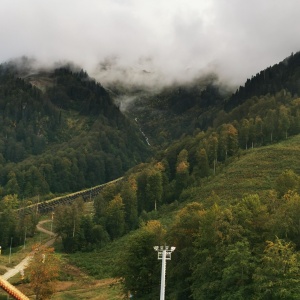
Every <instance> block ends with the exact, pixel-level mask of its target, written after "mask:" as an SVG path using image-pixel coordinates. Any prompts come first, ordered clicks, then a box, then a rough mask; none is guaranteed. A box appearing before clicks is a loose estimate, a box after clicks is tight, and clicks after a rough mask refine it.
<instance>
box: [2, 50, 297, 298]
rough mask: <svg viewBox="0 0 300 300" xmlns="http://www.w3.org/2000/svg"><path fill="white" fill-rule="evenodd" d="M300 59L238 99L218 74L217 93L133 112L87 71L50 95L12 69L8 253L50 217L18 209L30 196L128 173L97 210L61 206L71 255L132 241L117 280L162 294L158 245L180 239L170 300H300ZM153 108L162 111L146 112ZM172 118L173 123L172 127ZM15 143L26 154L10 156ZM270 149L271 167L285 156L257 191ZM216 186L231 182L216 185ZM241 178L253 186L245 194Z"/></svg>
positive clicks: (260, 79) (54, 85) (151, 99)
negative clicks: (226, 89)
mask: <svg viewBox="0 0 300 300" xmlns="http://www.w3.org/2000/svg"><path fill="white" fill-rule="evenodd" d="M299 57H300V53H296V54H293V55H292V56H290V57H289V58H287V59H285V60H284V61H283V62H281V63H280V64H278V65H275V66H274V67H270V68H268V69H267V70H264V71H262V72H260V73H259V74H258V75H256V76H255V77H253V78H252V79H251V80H248V81H247V82H246V84H245V86H244V87H240V88H239V89H238V91H237V92H236V93H234V94H232V95H228V92H226V93H224V92H221V87H218V86H217V85H216V84H212V82H211V81H210V80H208V83H207V85H206V86H205V87H203V86H201V87H200V86H198V87H197V86H195V87H190V86H189V87H185V88H182V87H176V88H175V87H170V88H167V89H165V90H163V91H162V92H161V93H160V94H159V95H157V94H156V95H154V96H153V95H149V96H147V97H146V98H143V99H139V100H137V103H139V104H138V105H137V106H136V109H133V107H132V108H131V109H129V111H128V112H127V113H126V114H125V115H123V114H122V113H121V112H120V110H119V109H118V107H117V106H116V105H115V104H114V103H113V101H112V99H111V96H110V94H109V93H107V92H106V90H105V89H104V88H103V87H102V86H101V85H100V84H98V83H96V82H95V81H93V80H91V79H89V77H88V76H87V74H86V73H85V72H83V71H79V72H74V71H71V70H70V69H68V68H61V69H57V70H56V71H54V72H53V73H52V74H51V76H50V75H47V86H46V87H43V89H42V90H41V88H40V87H39V88H37V87H34V86H33V84H32V83H30V82H33V81H34V80H35V82H36V85H37V86H39V85H40V84H41V81H39V82H38V81H36V80H37V79H36V78H35V77H34V76H33V77H31V78H27V79H26V80H25V79H20V78H18V77H16V75H15V74H13V72H12V71H11V70H9V69H6V68H5V66H2V69H1V74H2V77H1V78H2V79H1V80H2V81H1V82H3V83H2V85H1V86H0V87H1V88H0V92H1V96H0V100H1V103H2V104H1V114H2V121H1V122H2V123H3V124H2V123H1V125H2V126H3V131H2V132H1V133H0V134H1V139H2V145H3V146H2V150H1V153H2V157H1V168H0V184H1V186H2V197H3V198H2V201H1V202H0V204H1V211H2V214H1V215H0V226H1V224H9V226H7V227H6V228H7V229H6V230H5V231H3V232H1V233H0V234H1V237H0V239H1V240H2V241H4V242H3V247H4V248H5V247H8V245H9V241H10V237H11V236H15V237H19V238H15V239H14V243H16V244H17V243H21V242H22V236H23V235H24V232H23V231H24V226H26V228H30V229H31V231H30V234H32V235H33V234H34V228H35V224H36V222H37V220H38V216H37V215H33V216H31V215H30V216H26V215H24V214H22V210H19V211H13V209H15V208H18V207H22V205H26V204H27V203H28V202H30V201H32V199H34V198H30V197H32V196H36V195H44V196H49V195H51V194H52V193H64V192H68V191H75V190H79V189H81V188H83V187H89V186H92V185H95V184H98V183H102V182H106V181H109V180H111V179H114V178H116V177H118V176H123V175H124V178H123V179H122V180H121V181H118V182H117V183H115V184H112V185H109V186H107V187H106V188H104V190H103V191H102V192H101V194H99V195H98V196H97V197H96V198H95V199H94V202H93V203H94V214H93V215H85V214H84V213H83V208H82V207H83V200H82V199H78V201H77V202H75V203H74V204H72V205H70V206H60V207H57V208H56V209H55V220H54V225H55V231H56V233H57V234H58V235H59V236H60V237H61V239H62V245H63V249H64V251H65V252H67V253H75V252H78V251H81V252H82V253H84V252H91V251H94V252H95V251H98V250H99V249H101V248H103V247H105V246H106V245H107V244H109V243H111V242H113V241H115V240H117V239H119V238H121V237H124V236H125V235H126V234H128V233H131V235H130V237H129V242H128V243H127V246H126V247H125V248H124V249H123V255H122V256H121V257H120V258H119V261H118V263H117V264H116V268H115V270H114V274H113V275H114V276H115V277H117V278H122V280H121V283H122V286H123V288H124V294H126V295H128V293H129V292H130V293H131V294H132V295H133V297H134V298H135V299H154V298H157V297H158V292H159V289H158V286H159V280H160V265H159V262H158V261H157V257H156V253H155V252H154V251H153V246H155V245H163V244H165V243H168V244H169V245H174V246H176V251H175V252H174V254H173V257H172V264H170V269H169V276H168V278H167V285H168V290H167V298H166V299H178V300H179V299H197V300H199V299H222V300H224V299H299V296H298V295H299V275H300V256H299V247H300V240H299V230H300V229H299V209H300V196H299V194H300V185H299V182H300V161H299V157H298V155H297V153H299V152H298V151H299V134H300V98H299V97H298V94H299V91H298V88H299V84H298V83H299V74H298V72H299V71H298V70H299V68H300V59H299ZM278 82H280V84H279V83H278ZM8 87H9V88H8ZM17 91H19V92H17ZM18 93H21V95H22V96H21V95H20V96H17V95H18ZM26 97H27V98H26ZM6 99H10V100H9V101H8V102H7V101H6ZM26 99H27V100H26ZM14 101H15V102H14ZM11 102H13V103H14V104H15V105H13V106H10V105H9V104H10V103H11ZM41 103H42V104H41ZM141 104H145V105H146V106H147V107H146V109H145V110H144V111H141V110H140V107H139V105H141ZM38 105H40V109H38V107H39V106H38ZM151 109H153V112H155V115H156V116H159V117H158V118H153V119H151V118H150V117H149V114H148V115H147V117H145V118H143V116H144V114H145V113H146V112H147V111H149V110H151ZM27 110H28V111H30V114H29V112H28V111H27ZM41 111H42V112H41ZM165 112H166V113H168V114H169V117H168V119H167V121H168V122H169V124H168V126H167V124H166V123H165V122H162V123H160V120H161V118H163V116H164V115H165V114H164V113H165ZM128 116H130V117H131V118H132V119H133V118H134V117H136V118H138V120H139V124H140V125H142V129H143V131H144V132H145V133H146V135H147V136H150V137H151V138H152V140H153V141H154V142H155V145H154V147H151V150H152V151H153V154H152V157H151V159H148V160H147V161H146V160H145V159H146V158H147V157H150V155H149V154H150V153H149V152H150V149H149V148H150V147H148V146H147V144H146V142H145V141H144V137H143V135H142V134H141V132H140V131H139V128H137V127H136V125H134V124H132V122H131V121H129V119H128ZM192 116H193V119H189V118H191V117H192ZM188 120H190V121H189V122H188ZM170 122H172V123H170ZM20 123H21V124H20ZM170 124H172V125H173V124H174V127H173V126H170ZM151 126H153V129H152V133H151V131H150V127H151ZM21 128H23V129H22V130H23V134H22V133H18V132H19V131H21ZM174 128H175V129H174ZM177 129H178V131H179V132H173V131H177ZM30 130H31V131H30ZM21 132H22V131H21ZM30 132H31V134H30ZM17 133H18V134H17ZM174 136H177V137H179V136H180V139H174ZM8 140H10V141H11V143H12V145H13V146H11V149H14V151H15V149H16V148H17V149H19V151H15V152H12V150H9V151H8V150H7V151H5V149H6V147H7V144H8ZM26 141H27V142H26ZM35 143H37V145H40V148H39V147H36V146H35V145H36V144H35ZM276 145H279V146H278V148H276ZM282 145H283V146H282ZM17 146H18V147H17ZM280 147H286V148H284V149H285V150H280V149H282V148H280ZM286 149H289V150H290V151H293V153H295V154H293V153H292V152H291V153H289V154H287V155H286V156H285V157H288V155H289V156H290V158H291V159H292V163H289V162H287V164H284V162H283V161H280V160H281V157H280V156H278V157H276V154H277V153H280V154H282V153H284V152H283V151H286V152H287V150H286ZM256 150H257V151H256ZM259 151H260V152H259ZM280 151H282V152H280ZM11 152H12V153H11ZM250 154H252V156H253V157H252V158H251V159H252V160H251V161H250V158H249V157H250ZM262 154H264V156H263V157H264V160H266V162H268V163H269V160H268V159H269V158H271V157H273V156H275V158H274V159H273V160H272V161H271V163H270V165H266V166H265V168H266V170H267V171H268V172H269V174H268V175H267V176H265V178H263V179H261V181H263V182H264V184H265V186H264V187H258V186H256V185H255V183H254V180H255V179H254V177H259V176H260V175H261V174H260V173H259V172H261V173H263V172H264V170H263V167H261V168H260V166H259V165H263V163H264V161H263V160H262V161H259V157H260V155H262ZM246 159H248V160H247V163H248V165H247V164H246V166H244V168H243V170H240V169H238V167H237V166H239V164H242V163H243V162H244V160H246ZM287 166H288V168H287ZM230 167H232V168H235V174H234V178H233V181H230V180H229V179H227V178H230V170H231V172H232V170H233V169H230ZM273 169H275V170H273ZM256 170H259V171H256ZM271 171H272V172H273V173H272V174H271ZM246 172H248V173H249V174H250V175H249V177H247V178H246V175H245V174H246ZM243 176H244V178H243ZM240 177H241V178H240ZM231 178H232V177H231ZM217 180H219V181H220V180H223V182H224V185H225V186H224V185H223V186H221V188H220V189H218V182H217ZM238 180H241V181H243V180H244V181H245V182H246V180H247V183H248V181H249V182H250V184H249V186H246V185H244V186H242V188H240V190H239V192H236V190H235V186H237V182H238ZM206 187H208V189H209V190H210V192H209V193H206ZM221 190H225V191H226V193H227V194H226V193H222V192H221ZM23 198H24V200H22V201H20V199H23ZM12 216H14V217H12ZM1 228H2V226H1ZM168 267H169V266H168Z"/></svg>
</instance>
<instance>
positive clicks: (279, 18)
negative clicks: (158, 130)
mask: <svg viewBox="0 0 300 300" xmlns="http://www.w3.org/2000/svg"><path fill="white" fill-rule="evenodd" d="M0 4H1V10H0V39H1V49H0V61H1V62H4V61H7V60H9V59H11V58H14V57H18V56H22V55H27V56H30V57H35V58H37V59H38V60H41V61H42V62H44V63H48V64H49V63H52V62H54V61H58V60H71V61H74V62H75V63H76V64H79V65H81V66H82V67H83V68H85V69H86V70H87V71H88V72H90V73H93V74H94V75H97V74H98V75H97V76H98V79H99V80H104V79H105V78H110V79H111V78H115V76H116V74H117V75H119V76H121V79H130V80H131V81H132V80H134V81H140V82H141V81H146V83H147V81H150V77H151V79H153V78H154V77H155V76H156V75H158V74H159V77H158V78H159V81H160V82H161V80H166V81H168V80H173V79H179V80H180V79H189V78H191V77H193V76H196V75H197V74H199V72H200V73H201V72H204V71H206V70H209V69H214V70H216V71H218V72H219V73H220V74H221V75H222V76H223V77H226V78H228V79H229V80H231V81H232V82H235V83H239V84H242V83H243V82H244V81H245V80H246V78H247V77H250V76H251V75H254V74H255V73H256V72H258V71H260V70H261V69H263V68H265V67H268V66H269V65H272V64H274V63H277V62H279V61H280V60H282V59H284V58H285V57H286V56H288V55H289V54H290V53H291V52H296V51H298V50H300V40H299V39H298V36H299V31H300V18H299V17H298V15H297V14H298V12H299V8H300V2H299V1H298V0H289V1H285V0H264V1H261V0H252V1H241V0H202V1H201V0H188V1H186V0H184V1H183V0H85V1H83V0H60V1H58V0H52V1H41V0H25V1H24V0H0ZM112 57H114V58H115V62H116V63H117V64H115V65H114V66H112V67H111V68H110V69H109V70H106V71H105V72H102V73H97V74H96V73H95V72H96V67H97V66H98V64H99V62H101V61H104V60H105V59H107V58H112ZM124 69H129V70H131V71H132V72H129V71H128V70H127V71H126V77H124V74H125V73H124ZM143 70H144V71H143ZM145 71H147V72H145ZM149 72H150V73H149ZM141 74H144V75H146V76H140V75H141ZM167 79H168V80H167Z"/></svg>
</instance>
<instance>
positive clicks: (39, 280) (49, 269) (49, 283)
mask: <svg viewBox="0 0 300 300" xmlns="http://www.w3.org/2000/svg"><path fill="white" fill-rule="evenodd" d="M33 251H34V254H33V256H32V259H31V260H30V263H29V266H28V268H27V270H26V271H25V273H27V276H28V277H29V280H30V286H31V288H32V290H33V292H34V293H35V296H36V299H37V300H41V299H43V300H45V299H50V297H51V295H52V294H53V293H54V290H55V289H54V288H55V282H56V280H57V278H58V276H59V266H60V264H59V259H58V257H57V256H56V255H55V254H54V248H48V247H45V246H43V245H39V244H37V245H34V246H33Z"/></svg>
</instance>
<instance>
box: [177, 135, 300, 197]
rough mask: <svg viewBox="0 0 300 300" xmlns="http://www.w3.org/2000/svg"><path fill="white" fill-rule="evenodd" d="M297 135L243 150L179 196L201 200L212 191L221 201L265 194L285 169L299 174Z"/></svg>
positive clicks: (298, 143) (299, 146)
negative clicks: (211, 174) (218, 170)
mask: <svg viewBox="0 0 300 300" xmlns="http://www.w3.org/2000/svg"><path fill="white" fill-rule="evenodd" d="M299 153H300V135H297V136H295V137H292V138H289V139H287V140H285V141H282V142H280V143H277V144H274V145H269V146H265V147H260V148H254V149H250V150H247V151H243V152H242V153H241V155H240V156H239V157H238V158H235V159H234V160H233V161H232V162H230V163H229V164H227V166H225V167H224V169H223V170H222V172H220V173H219V174H217V175H216V176H214V177H210V178H208V179H207V180H205V181H204V182H203V183H202V184H201V186H196V187H192V188H189V189H188V190H186V191H184V193H183V194H182V197H181V198H182V200H186V201H204V200H205V199H206V198H207V197H209V196H210V195H211V194H212V192H215V193H216V194H217V195H218V196H219V197H220V198H221V200H223V201H230V200H233V199H240V198H241V197H243V196H244V195H246V194H254V193H257V194H259V195H260V196H262V197H263V196H264V195H265V194H266V193H267V192H268V191H269V190H271V189H274V187H275V180H276V178H277V176H278V175H279V174H281V173H282V172H283V171H284V170H286V169H292V170H294V171H295V172H296V173H297V174H300V155H299Z"/></svg>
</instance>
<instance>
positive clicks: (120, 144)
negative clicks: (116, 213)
mask: <svg viewBox="0 0 300 300" xmlns="http://www.w3.org/2000/svg"><path fill="white" fill-rule="evenodd" d="M22 77H23V79H22V78H20V74H19V70H17V69H16V68H14V67H13V65H11V64H9V65H5V64H3V65H1V66H0V114H1V118H0V126H1V132H0V153H1V154H0V162H1V169H0V185H1V186H2V187H3V189H2V193H3V194H4V195H5V194H10V193H13V194H18V195H19V196H20V197H28V196H34V195H37V194H40V195H44V194H48V193H62V192H70V191H76V190H79V189H82V188H84V187H90V186H92V185H96V184H99V183H103V182H106V181H109V180H111V179H114V178H116V177H118V176H121V175H122V174H123V172H124V171H126V170H127V169H128V168H130V167H131V166H134V165H135V164H137V163H139V162H141V161H143V160H144V159H145V158H146V157H147V156H148V155H149V153H150V152H149V151H150V150H149V147H148V145H147V144H146V142H145V140H144V137H143V135H142V134H141V133H140V131H139V129H138V128H137V127H136V125H135V124H134V122H131V121H130V120H129V119H128V118H126V117H125V116H124V115H123V114H122V113H121V112H120V110H119V108H118V107H117V106H116V105H115V104H114V102H113V101H112V99H111V97H110V96H109V94H108V93H107V92H106V90H105V89H104V88H103V87H102V86H101V85H100V84H99V83H96V82H95V81H94V80H92V79H91V78H89V77H88V75H87V74H86V73H85V72H83V71H82V70H81V71H72V70H71V69H70V68H69V67H62V68H59V69H56V70H54V71H53V72H44V73H42V74H34V75H29V76H28V75H27V76H25V75H24V74H22Z"/></svg>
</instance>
